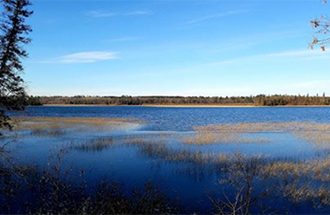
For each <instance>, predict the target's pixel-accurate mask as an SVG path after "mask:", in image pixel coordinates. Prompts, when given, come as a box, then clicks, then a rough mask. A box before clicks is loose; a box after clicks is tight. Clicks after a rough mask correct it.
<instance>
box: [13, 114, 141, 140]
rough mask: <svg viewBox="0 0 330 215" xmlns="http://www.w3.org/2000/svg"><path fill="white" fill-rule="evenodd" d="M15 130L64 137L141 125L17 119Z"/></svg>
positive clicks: (103, 120)
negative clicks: (69, 134)
mask: <svg viewBox="0 0 330 215" xmlns="http://www.w3.org/2000/svg"><path fill="white" fill-rule="evenodd" d="M12 123H13V124H14V125H15V126H14V130H16V131H22V130H27V131H30V134H31V135H35V136H52V137H56V136H62V135H66V134H68V133H72V132H76V133H77V132H86V131H92V130H94V131H98V132H101V131H113V130H121V129H127V128H131V127H134V126H136V125H141V124H143V122H140V121H138V120H136V119H130V118H78V117H15V118H13V119H12Z"/></svg>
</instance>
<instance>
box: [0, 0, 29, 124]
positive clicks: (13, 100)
mask: <svg viewBox="0 0 330 215" xmlns="http://www.w3.org/2000/svg"><path fill="white" fill-rule="evenodd" d="M1 2H2V3H3V6H4V12H3V14H2V20H1V23H0V29H1V31H2V34H1V35H0V110H1V112H0V128H7V129H11V125H10V124H9V123H8V120H9V118H8V116H6V114H5V111H7V110H22V109H24V106H25V95H26V93H25V90H24V85H23V79H22V77H21V76H20V73H22V72H23V69H24V68H23V65H22V62H21V58H25V57H27V56H28V53H27V52H26V51H25V50H24V49H23V45H26V44H28V43H30V41H31V40H30V39H29V38H28V37H27V35H28V34H29V33H30V32H31V31H32V30H31V27H30V26H29V25H26V24H24V23H25V19H26V18H28V17H29V16H30V15H32V13H33V12H31V11H29V10H27V9H26V7H27V6H29V5H31V3H30V2H29V0H2V1H1Z"/></svg>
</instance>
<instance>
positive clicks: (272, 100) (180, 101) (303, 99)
mask: <svg viewBox="0 0 330 215" xmlns="http://www.w3.org/2000/svg"><path fill="white" fill-rule="evenodd" d="M27 103H28V105H32V106H36V105H51V104H57V105H253V106H285V105H329V104H330V97H328V96H325V94H323V95H322V96H319V95H316V96H309V95H304V96H301V95H298V96H297V95H268V96H267V95H257V96H232V97H228V96H226V97H221V96H220V97H218V96H214V97H204V96H189V97H183V96H120V97H117V96H102V97H101V96H73V97H67V96H51V97H46V96H42V97H39V96H37V97H35V96H30V97H29V98H28V101H27Z"/></svg>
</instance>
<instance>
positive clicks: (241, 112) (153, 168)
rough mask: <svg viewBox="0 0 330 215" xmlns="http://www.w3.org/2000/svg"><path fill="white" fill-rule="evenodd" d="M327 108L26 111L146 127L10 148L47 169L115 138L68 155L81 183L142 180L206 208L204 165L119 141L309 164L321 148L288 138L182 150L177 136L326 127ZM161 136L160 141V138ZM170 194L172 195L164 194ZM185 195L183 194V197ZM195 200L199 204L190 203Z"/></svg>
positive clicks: (209, 180) (209, 176) (208, 183)
mask: <svg viewBox="0 0 330 215" xmlns="http://www.w3.org/2000/svg"><path fill="white" fill-rule="evenodd" d="M329 113H330V108H150V107H79V108H78V107H63V108H61V107H29V108H28V109H27V112H26V115H28V116H54V117H58V116H65V117H78V116H79V117H125V118H138V119H141V120H142V121H145V122H147V124H146V125H137V124H127V126H124V127H121V129H123V130H112V131H94V130H92V131H87V132H86V131H84V132H73V133H72V130H71V131H70V130H68V132H67V133H65V134H63V135H59V136H55V137H47V136H31V135H29V133H28V132H26V131H25V132H17V133H18V134H20V135H21V138H17V140H16V142H13V143H12V144H11V145H10V149H11V150H12V151H13V153H14V154H13V157H15V158H17V159H18V160H19V161H20V162H23V163H27V164H38V165H40V166H45V165H47V161H48V158H49V155H50V154H51V153H52V151H56V148H57V149H58V148H59V147H60V146H67V145H68V144H72V143H79V142H80V141H81V142H85V143H87V144H88V140H91V139H93V138H94V139H95V138H109V137H113V138H115V142H116V143H115V144H113V145H111V144H110V146H109V147H105V148H102V150H99V151H82V150H74V149H72V150H70V152H69V154H68V155H67V156H66V161H67V163H74V165H75V168H76V169H80V168H84V169H85V171H86V172H87V173H88V174H86V177H87V182H88V183H90V184H92V183H93V182H96V181H99V179H100V178H102V177H103V176H106V177H107V178H110V179H114V180H118V181H123V182H124V184H125V186H126V187H127V188H128V187H130V186H131V185H139V184H143V183H145V182H146V181H148V180H152V181H156V182H159V183H160V185H161V186H162V187H163V188H164V189H166V190H167V191H177V192H178V195H179V197H180V198H181V200H182V202H183V203H184V204H185V205H187V206H189V207H199V208H202V207H205V208H207V207H208V206H210V203H209V201H208V200H207V199H206V198H205V197H206V195H205V194H206V191H210V192H211V191H214V188H215V186H214V185H215V184H217V176H216V174H215V173H214V172H212V171H211V172H209V171H208V169H207V168H206V167H205V166H203V165H202V166H198V165H194V164H189V163H182V162H181V163H180V162H168V161H165V160H164V159H162V158H161V157H157V156H154V157H150V156H148V155H146V154H145V153H142V151H141V146H139V145H138V144H135V145H126V144H125V138H127V137H128V136H129V137H130V138H144V139H148V138H149V139H150V140H151V141H154V142H155V143H153V144H160V145H164V146H165V147H166V148H168V149H171V150H177V151H180V150H186V151H189V152H198V151H200V152H201V153H214V154H218V153H222V154H229V155H232V154H233V153H242V154H246V155H263V156H268V157H269V158H274V159H289V160H290V159H291V160H300V159H310V158H313V157H314V156H315V155H318V154H322V153H323V148H322V147H321V146H318V147H316V146H315V145H313V144H312V143H308V142H304V141H301V140H298V139H297V138H296V136H295V135H294V134H289V133H272V132H269V133H266V132H265V133H249V134H244V135H243V136H244V137H248V138H255V139H258V138H264V139H269V140H271V141H270V142H262V143H225V144H206V145H188V144H183V143H181V141H180V140H181V139H180V138H178V137H184V136H188V135H194V134H195V133H194V131H192V126H195V125H210V124H217V123H239V122H288V121H313V122H329V123H330V114H329ZM160 137H161V138H160ZM170 193H172V192H170ZM187 194H188V195H187ZM196 199H198V200H199V204H196Z"/></svg>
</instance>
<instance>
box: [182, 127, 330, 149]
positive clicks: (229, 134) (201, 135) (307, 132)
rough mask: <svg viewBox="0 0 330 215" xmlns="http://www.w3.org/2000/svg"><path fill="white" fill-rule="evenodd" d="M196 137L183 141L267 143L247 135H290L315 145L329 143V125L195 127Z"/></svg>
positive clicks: (262, 139) (202, 143) (188, 142)
mask: <svg viewBox="0 0 330 215" xmlns="http://www.w3.org/2000/svg"><path fill="white" fill-rule="evenodd" d="M193 129H194V130H195V131H196V132H197V134H196V135H193V136H189V137H186V138H184V139H183V143H186V144H198V145H204V144H216V143H269V142H272V140H271V139H265V138H247V137H245V136H244V134H249V133H267V132H270V133H292V134H294V135H296V137H297V138H298V139H300V140H303V141H308V142H312V143H315V144H328V143H330V124H329V123H315V122H284V123H237V124H219V125H208V126H195V127H193Z"/></svg>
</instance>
